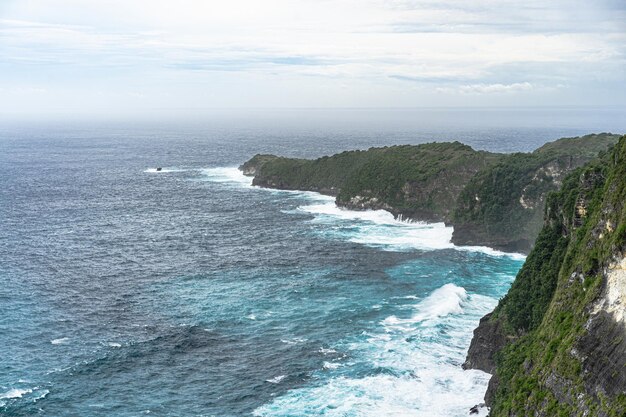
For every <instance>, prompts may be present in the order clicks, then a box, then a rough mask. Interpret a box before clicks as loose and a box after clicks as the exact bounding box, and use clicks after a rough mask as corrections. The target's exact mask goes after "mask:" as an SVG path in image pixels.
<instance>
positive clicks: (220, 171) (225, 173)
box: [200, 167, 252, 187]
mask: <svg viewBox="0 0 626 417" xmlns="http://www.w3.org/2000/svg"><path fill="white" fill-rule="evenodd" d="M200 172H201V173H202V175H203V179H204V180H206V181H210V182H217V183H227V184H233V185H237V186H241V187H252V178H251V177H247V176H245V175H243V173H242V172H241V171H240V170H239V169H238V168H237V167H218V168H203V169H200Z"/></svg>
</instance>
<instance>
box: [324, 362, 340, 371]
mask: <svg viewBox="0 0 626 417" xmlns="http://www.w3.org/2000/svg"><path fill="white" fill-rule="evenodd" d="M340 366H341V364H340V363H338V362H324V365H323V367H324V369H337V368H339V367H340Z"/></svg>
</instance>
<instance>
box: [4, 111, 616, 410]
mask: <svg viewBox="0 0 626 417" xmlns="http://www.w3.org/2000/svg"><path fill="white" fill-rule="evenodd" d="M568 114H569V113H568ZM257 116H258V115H257ZM288 116H289V117H279V116H276V117H266V116H258V117H250V118H246V119H236V118H233V119H219V120H208V121H204V122H198V123H188V124H185V123H172V124H167V123H161V122H154V123H136V124H132V123H119V124H107V123H103V122H98V123H95V122H94V123H87V122H81V123H66V124H63V123H48V124H46V123H40V124H33V123H30V124H25V123H4V124H3V125H2V126H0V182H1V185H0V415H3V416H36V415H41V416H139V415H148V414H150V415H157V416H218V417H230V416H263V417H265V416H276V417H278V416H291V417H296V416H332V417H335V416H337V417H338V416H342V417H348V416H350V417H351V416H355V417H356V416H430V417H436V416H446V417H447V416H465V415H467V414H468V410H469V408H470V407H471V406H473V405H475V404H477V403H479V402H482V396H483V394H484V391H485V389H486V386H487V382H488V379H489V375H487V374H485V373H483V372H480V371H476V370H473V371H463V370H462V369H461V367H460V366H461V364H462V363H463V361H464V359H465V354H466V351H467V348H468V346H469V343H470V340H471V335H472V331H473V329H474V327H475V326H476V325H477V323H478V320H479V319H480V317H481V316H483V315H484V314H485V313H487V312H489V311H490V310H491V309H492V308H493V307H494V306H495V305H496V304H497V302H498V299H499V298H500V297H502V296H503V295H504V294H505V293H506V291H507V289H508V287H509V286H510V284H511V282H512V280H513V279H514V277H515V274H516V273H517V271H518V270H519V268H520V267H521V265H522V263H523V259H524V258H523V256H521V255H518V254H505V253H502V252H497V251H494V250H491V249H489V248H482V247H455V246H454V245H452V244H450V243H449V239H450V236H451V233H452V229H451V228H449V227H446V226H445V225H443V224H425V223H419V222H414V223H409V222H401V221H397V220H394V219H393V217H392V216H391V215H390V214H389V213H387V212H384V211H369V212H353V211H347V210H340V209H338V208H336V207H335V205H334V203H333V199H332V198H329V197H326V196H322V195H319V194H315V193H307V192H288V191H276V190H267V189H260V188H256V187H252V186H251V178H248V177H244V176H243V175H242V174H241V173H240V172H239V171H238V170H237V166H238V165H239V164H241V163H243V162H244V161H245V160H247V159H249V158H250V157H251V156H253V155H254V154H256V153H276V154H281V155H288V156H298V157H316V156H321V155H325V154H332V153H335V152H337V151H341V150H346V149H357V148H360V149H364V148H368V147H370V146H384V145H392V144H398V143H423V142H428V141H433V140H437V141H443V140H459V141H461V142H464V143H467V144H469V145H471V146H473V147H475V148H476V149H487V150H491V151H502V152H513V151H528V150H532V149H534V148H536V147H538V146H540V145H541V144H543V143H545V142H547V141H550V140H553V139H556V138H559V137H562V136H573V135H578V134H585V133H591V132H599V131H602V130H609V129H610V127H609V128H607V129H603V128H602V126H601V125H602V123H601V122H597V123H595V122H590V121H589V120H587V119H584V120H582V119H580V118H576V117H573V116H571V115H570V116H568V117H569V118H568V117H565V116H563V117H561V119H559V118H556V119H551V120H553V123H551V124H550V127H549V128H544V127H541V126H540V125H541V123H540V122H541V121H542V120H544V119H545V118H546V116H541V117H540V118H538V119H536V120H535V119H533V120H535V121H536V123H534V124H528V123H521V122H520V123H513V122H511V121H510V120H508V121H506V120H505V121H503V119H502V117H494V118H493V120H497V121H498V123H482V124H481V123H479V122H477V121H476V120H475V118H473V117H471V115H470V116H464V117H460V118H457V117H454V118H453V119H454V120H456V122H455V123H452V122H450V120H448V122H446V123H444V122H443V121H442V120H443V119H441V118H437V117H429V116H424V117H422V118H421V119H420V118H409V119H407V116H406V114H405V115H404V116H402V115H400V116H398V115H396V114H395V113H393V114H391V113H390V115H389V117H386V118H385V117H383V118H382V119H381V118H379V119H376V118H362V117H358V115H356V116H355V115H354V114H353V113H350V114H347V113H346V114H341V113H340V114H339V115H337V114H336V113H333V114H330V115H329V114H327V113H316V114H314V115H313V116H311V114H309V113H307V112H305V111H302V112H300V113H297V112H296V113H290V114H289V115H288ZM431 116H432V115H431ZM509 116H510V115H509ZM459 119H460V120H459ZM574 119H576V120H578V124H574V125H571V124H570V123H569V122H570V121H571V120H574ZM559 120H561V123H558V121H559ZM581 120H582V121H581ZM359 121H363V122H362V123H360V122H359ZM427 122H428V123H427ZM613 128H615V126H614V127H613ZM157 166H159V167H163V169H162V171H160V172H157V171H156V170H155V168H156V167H157Z"/></svg>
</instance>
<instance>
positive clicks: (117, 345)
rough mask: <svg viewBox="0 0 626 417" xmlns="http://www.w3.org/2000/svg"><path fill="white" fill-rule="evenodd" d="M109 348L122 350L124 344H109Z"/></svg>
mask: <svg viewBox="0 0 626 417" xmlns="http://www.w3.org/2000/svg"><path fill="white" fill-rule="evenodd" d="M109 346H110V347H114V348H121V347H122V344H121V343H116V342H109Z"/></svg>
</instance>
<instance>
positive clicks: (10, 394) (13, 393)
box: [0, 388, 33, 399]
mask: <svg viewBox="0 0 626 417" xmlns="http://www.w3.org/2000/svg"><path fill="white" fill-rule="evenodd" d="M31 392H33V390H32V389H19V388H13V389H10V390H8V391H7V392H4V393H2V394H0V399H10V398H22V396H23V395H25V394H30V393H31Z"/></svg>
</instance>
